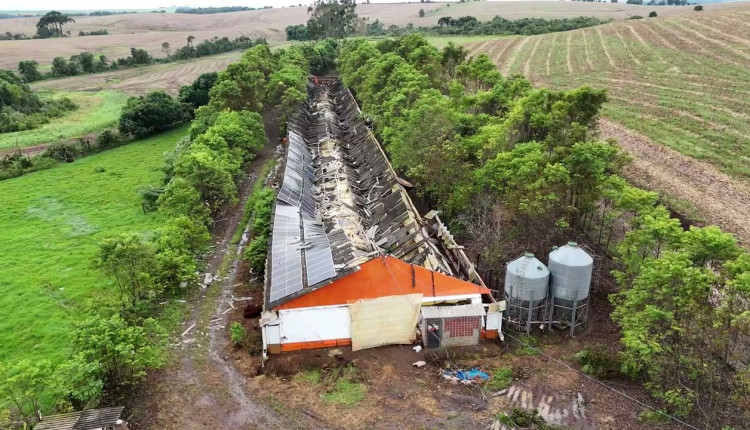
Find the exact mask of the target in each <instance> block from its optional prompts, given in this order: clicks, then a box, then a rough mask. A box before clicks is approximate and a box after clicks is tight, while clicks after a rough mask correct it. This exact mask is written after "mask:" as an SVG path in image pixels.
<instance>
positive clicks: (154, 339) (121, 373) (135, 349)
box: [73, 316, 165, 391]
mask: <svg viewBox="0 0 750 430" xmlns="http://www.w3.org/2000/svg"><path fill="white" fill-rule="evenodd" d="M164 339H165V333H164V331H163V329H162V328H161V327H159V326H158V325H157V324H156V321H154V320H153V319H150V318H149V319H146V320H144V321H143V322H142V326H137V325H131V324H129V323H128V322H126V321H125V320H124V319H122V318H121V317H119V316H112V317H92V318H89V319H87V320H85V321H83V322H82V323H80V324H79V325H78V326H77V327H76V330H75V333H74V335H73V348H74V350H75V351H77V352H78V353H79V354H80V358H81V359H82V360H84V361H85V362H89V363H97V364H98V365H99V367H98V370H97V372H96V374H95V376H96V377H98V378H99V379H100V380H101V381H103V382H104V384H105V387H107V388H108V389H109V390H114V391H118V390H120V389H122V388H125V387H129V386H132V385H133V384H136V383H138V382H140V381H142V380H143V379H144V378H145V377H146V370H148V369H150V368H158V367H160V366H162V365H163V364H164V356H163V351H162V348H161V347H162V346H163V342H164Z"/></svg>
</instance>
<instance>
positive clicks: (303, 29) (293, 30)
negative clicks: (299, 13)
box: [286, 24, 310, 41]
mask: <svg viewBox="0 0 750 430" xmlns="http://www.w3.org/2000/svg"><path fill="white" fill-rule="evenodd" d="M309 39H310V36H309V34H308V32H307V25H305V24H299V25H290V26H287V28H286V40H303V41H304V40H309Z"/></svg>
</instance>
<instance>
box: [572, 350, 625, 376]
mask: <svg viewBox="0 0 750 430" xmlns="http://www.w3.org/2000/svg"><path fill="white" fill-rule="evenodd" d="M576 359H577V360H578V363H580V364H581V370H583V373H585V374H587V375H591V376H593V377H595V378H599V379H610V378H617V377H619V376H620V368H621V367H622V360H620V358H619V357H618V355H617V353H613V352H612V351H610V350H609V349H608V348H607V347H606V346H604V345H593V346H591V345H587V346H586V347H584V348H583V349H582V350H580V351H579V352H578V353H577V354H576Z"/></svg>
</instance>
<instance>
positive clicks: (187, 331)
mask: <svg viewBox="0 0 750 430" xmlns="http://www.w3.org/2000/svg"><path fill="white" fill-rule="evenodd" d="M194 328H195V324H193V325H191V326H190V327H188V328H187V330H185V331H184V332H183V333H182V336H180V337H185V335H186V334H188V333H190V330H192V329H194Z"/></svg>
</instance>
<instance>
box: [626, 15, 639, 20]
mask: <svg viewBox="0 0 750 430" xmlns="http://www.w3.org/2000/svg"><path fill="white" fill-rule="evenodd" d="M627 19H643V17H642V16H640V15H632V16H629V17H627Z"/></svg>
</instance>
